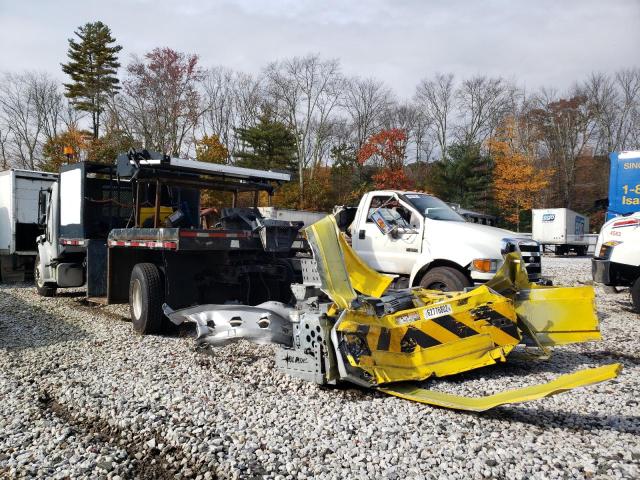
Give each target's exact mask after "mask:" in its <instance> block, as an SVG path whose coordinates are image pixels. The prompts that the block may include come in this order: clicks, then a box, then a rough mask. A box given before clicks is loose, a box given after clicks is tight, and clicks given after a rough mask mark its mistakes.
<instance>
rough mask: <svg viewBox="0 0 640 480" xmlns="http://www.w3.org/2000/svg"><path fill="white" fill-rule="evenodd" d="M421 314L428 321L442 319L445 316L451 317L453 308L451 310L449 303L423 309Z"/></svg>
mask: <svg viewBox="0 0 640 480" xmlns="http://www.w3.org/2000/svg"><path fill="white" fill-rule="evenodd" d="M422 313H423V314H424V318H426V319H427V320H429V319H430V318H438V317H444V316H445V315H451V314H452V313H453V308H451V304H450V303H445V304H444V305H437V306H434V307H428V308H425V309H424V310H423V311H422Z"/></svg>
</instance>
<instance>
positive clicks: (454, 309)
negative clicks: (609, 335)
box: [306, 216, 622, 411]
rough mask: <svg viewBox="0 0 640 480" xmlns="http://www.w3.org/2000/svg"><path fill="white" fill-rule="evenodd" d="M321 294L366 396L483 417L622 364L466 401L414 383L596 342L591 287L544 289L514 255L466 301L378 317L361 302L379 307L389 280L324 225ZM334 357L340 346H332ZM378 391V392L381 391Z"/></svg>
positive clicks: (612, 373)
mask: <svg viewBox="0 0 640 480" xmlns="http://www.w3.org/2000/svg"><path fill="white" fill-rule="evenodd" d="M306 233H307V237H308V239H309V244H310V245H311V247H312V249H313V252H314V257H315V259H316V262H317V264H318V270H319V273H320V277H321V280H322V289H323V291H324V292H325V293H326V294H327V295H328V296H329V297H330V298H331V299H332V300H333V302H334V305H333V306H332V307H331V308H330V309H329V314H330V315H331V316H335V317H336V318H337V317H338V316H339V317H340V320H339V321H338V322H337V323H336V325H335V326H334V334H336V335H338V337H337V338H338V340H339V342H340V343H341V348H340V349H337V350H336V355H342V356H343V357H344V358H345V360H346V361H347V362H348V364H349V365H350V368H355V369H359V371H361V372H364V376H365V377H368V379H369V380H368V381H369V383H370V385H371V386H378V388H379V389H380V391H383V392H385V393H388V394H390V395H395V396H398V397H402V398H406V399H409V400H414V401H417V402H422V403H428V404H431V405H437V406H442V407H447V408H455V409H460V410H470V411H484V410H487V409H489V408H493V407H495V406H498V405H502V404H505V403H517V402H523V401H527V400H534V399H537V398H542V397H545V396H548V395H552V394H555V393H559V392H562V391H565V390H569V389H572V388H576V387H580V386H585V385H590V384H593V383H598V382H602V381H605V380H608V379H611V378H614V377H616V376H617V375H618V373H619V372H620V370H621V368H622V367H621V366H620V365H619V364H613V365H606V366H603V367H599V368H595V369H587V370H582V371H579V372H575V373H572V374H569V375H563V376H561V377H559V378H557V379H556V380H553V381H552V382H549V383H547V384H542V385H535V386H531V387H526V388H522V389H517V390H512V391H507V392H502V393H499V394H496V395H490V396H488V397H480V398H469V397H461V396H456V395H450V394H446V393H443V392H436V391H432V390H427V389H424V388H421V387H419V386H418V385H416V384H415V383H411V382H405V383H395V382H401V381H419V380H424V379H426V378H429V377H430V376H445V375H452V374H455V373H460V372H464V371H468V370H472V369H475V368H479V367H483V366H486V365H491V364H494V363H496V362H503V361H505V360H506V357H507V355H508V354H509V353H510V352H511V351H512V350H513V348H514V347H515V346H516V345H517V344H518V343H520V342H521V341H523V340H527V339H528V340H529V341H530V343H531V342H532V343H533V344H535V345H538V346H539V347H540V348H542V349H543V351H544V352H545V353H547V352H548V350H547V349H546V347H547V346H552V345H559V344H566V343H576V342H585V341H591V340H598V339H600V331H599V326H598V318H597V315H596V310H595V296H594V291H593V288H592V287H589V286H581V287H543V286H539V285H536V284H532V283H530V282H529V280H528V276H527V272H526V270H525V269H524V267H523V264H522V259H521V257H520V255H519V254H518V253H511V254H509V255H507V256H506V258H505V261H504V263H503V265H502V267H501V268H500V270H499V271H498V272H497V273H496V275H495V276H494V278H493V279H492V280H490V281H489V282H487V283H486V284H485V285H483V286H480V287H478V288H475V289H473V290H471V291H469V292H436V291H430V290H425V289H422V288H413V289H411V291H410V294H411V295H412V296H413V298H412V299H411V300H412V303H413V308H409V309H405V310H401V311H398V312H395V313H393V314H388V315H380V316H378V315H376V314H375V312H374V311H373V310H372V307H371V306H370V305H368V304H367V303H366V302H361V301H360V299H359V297H358V294H357V293H356V292H360V293H361V294H364V295H366V296H368V297H374V298H379V297H380V296H382V294H383V292H384V291H385V290H386V289H387V288H388V287H389V285H390V284H391V282H392V281H393V278H394V277H392V276H389V275H384V274H381V273H378V272H375V271H374V270H372V269H371V268H370V267H369V266H368V265H367V264H366V263H365V262H363V261H362V259H360V258H359V257H358V255H357V254H356V253H355V252H354V251H353V250H352V249H351V247H350V246H349V245H348V243H347V242H346V240H345V239H344V238H343V237H342V235H341V234H340V232H338V229H337V225H336V222H335V219H334V218H333V217H332V216H327V217H325V218H324V219H322V220H320V221H318V222H316V223H314V224H313V225H311V226H310V227H308V228H307V229H306ZM336 348H337V346H336ZM381 385H382V386H381Z"/></svg>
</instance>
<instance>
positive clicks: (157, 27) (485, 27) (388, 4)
mask: <svg viewBox="0 0 640 480" xmlns="http://www.w3.org/2000/svg"><path fill="white" fill-rule="evenodd" d="M96 20H101V21H103V22H104V23H106V24H107V25H109V26H110V27H111V29H112V32H113V34H114V36H115V37H116V38H117V40H118V43H119V44H120V45H122V46H123V47H124V48H123V51H122V53H121V62H122V64H123V65H124V64H126V63H127V62H128V60H129V56H130V55H131V54H134V53H135V54H143V53H144V52H146V51H148V50H150V49H152V48H154V47H158V46H161V47H162V46H168V47H171V48H174V49H177V50H181V51H184V52H189V53H197V54H199V55H200V59H201V64H202V65H203V66H205V67H208V66H212V65H218V64H221V65H225V66H228V67H231V68H234V69H238V70H244V71H248V72H257V71H259V70H260V69H261V68H262V67H263V66H264V65H265V64H266V63H268V62H269V61H271V60H275V59H277V58H282V57H289V56H294V55H304V54H306V53H310V52H314V53H320V54H321V55H322V56H324V57H331V58H339V59H340V60H341V63H342V68H343V71H344V72H345V73H346V74H349V75H355V74H357V75H361V76H364V77H367V76H373V77H377V78H380V79H382V80H384V81H385V82H387V84H388V85H389V86H390V87H392V88H393V89H394V90H395V91H396V92H397V93H398V94H399V95H400V96H403V97H409V96H411V95H412V94H413V91H414V88H415V85H416V83H417V82H418V81H419V80H420V79H421V78H423V77H425V76H430V75H432V74H433V73H435V72H438V71H439V72H453V73H454V74H455V75H456V76H459V77H460V76H469V75H472V74H475V73H487V74H490V75H502V76H505V77H508V78H511V79H515V80H517V81H518V82H519V83H520V84H521V85H524V86H526V87H527V88H528V89H534V88H537V87H539V86H541V85H553V86H556V87H558V88H560V89H564V88H567V87H568V86H569V85H570V84H571V83H572V82H573V81H574V80H576V79H580V78H583V77H584V76H586V75H587V74H588V73H589V72H591V71H594V70H598V71H614V70H617V69H620V68H623V67H628V66H640V0H464V1H463V0H440V1H438V0H367V1H355V0H328V1H322V0H237V1H230V0H229V1H224V0H217V1H216V0H175V1H170V0H129V1H126V0H69V1H65V0H55V1H54V0H49V1H45V0H0V70H14V71H15V70H23V69H38V70H45V71H48V72H50V73H52V74H54V75H56V76H59V77H60V78H63V74H62V73H61V71H60V66H59V64H60V62H63V61H65V56H66V50H67V46H68V44H67V39H68V38H69V37H70V36H72V35H73V31H74V30H75V29H76V28H77V27H78V26H79V25H83V24H84V23H86V22H89V21H96Z"/></svg>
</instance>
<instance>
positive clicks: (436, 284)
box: [420, 267, 472, 292]
mask: <svg viewBox="0 0 640 480" xmlns="http://www.w3.org/2000/svg"><path fill="white" fill-rule="evenodd" d="M420 286H421V287H422V288H426V289H428V290H441V291H443V292H459V291H462V290H464V289H465V288H466V287H470V286H472V284H471V280H469V278H467V276H466V275H465V274H464V273H462V272H460V271H459V270H456V269H455V268H451V267H436V268H434V269H432V270H429V271H428V272H427V273H425V274H424V277H422V280H420Z"/></svg>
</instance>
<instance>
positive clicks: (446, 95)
mask: <svg viewBox="0 0 640 480" xmlns="http://www.w3.org/2000/svg"><path fill="white" fill-rule="evenodd" d="M415 100H416V103H417V105H418V106H419V107H420V108H421V109H422V111H423V112H424V115H425V116H426V117H427V118H428V119H429V121H430V123H431V125H432V128H433V131H434V133H435V137H436V142H437V144H438V146H439V147H440V155H441V156H442V158H445V157H446V155H447V146H448V142H449V135H450V132H449V128H450V125H449V119H450V116H451V111H452V109H453V101H454V86H453V74H451V73H449V74H441V73H438V74H436V75H435V77H434V78H433V79H424V80H422V81H421V82H420V83H419V84H418V87H417V89H416V95H415Z"/></svg>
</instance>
